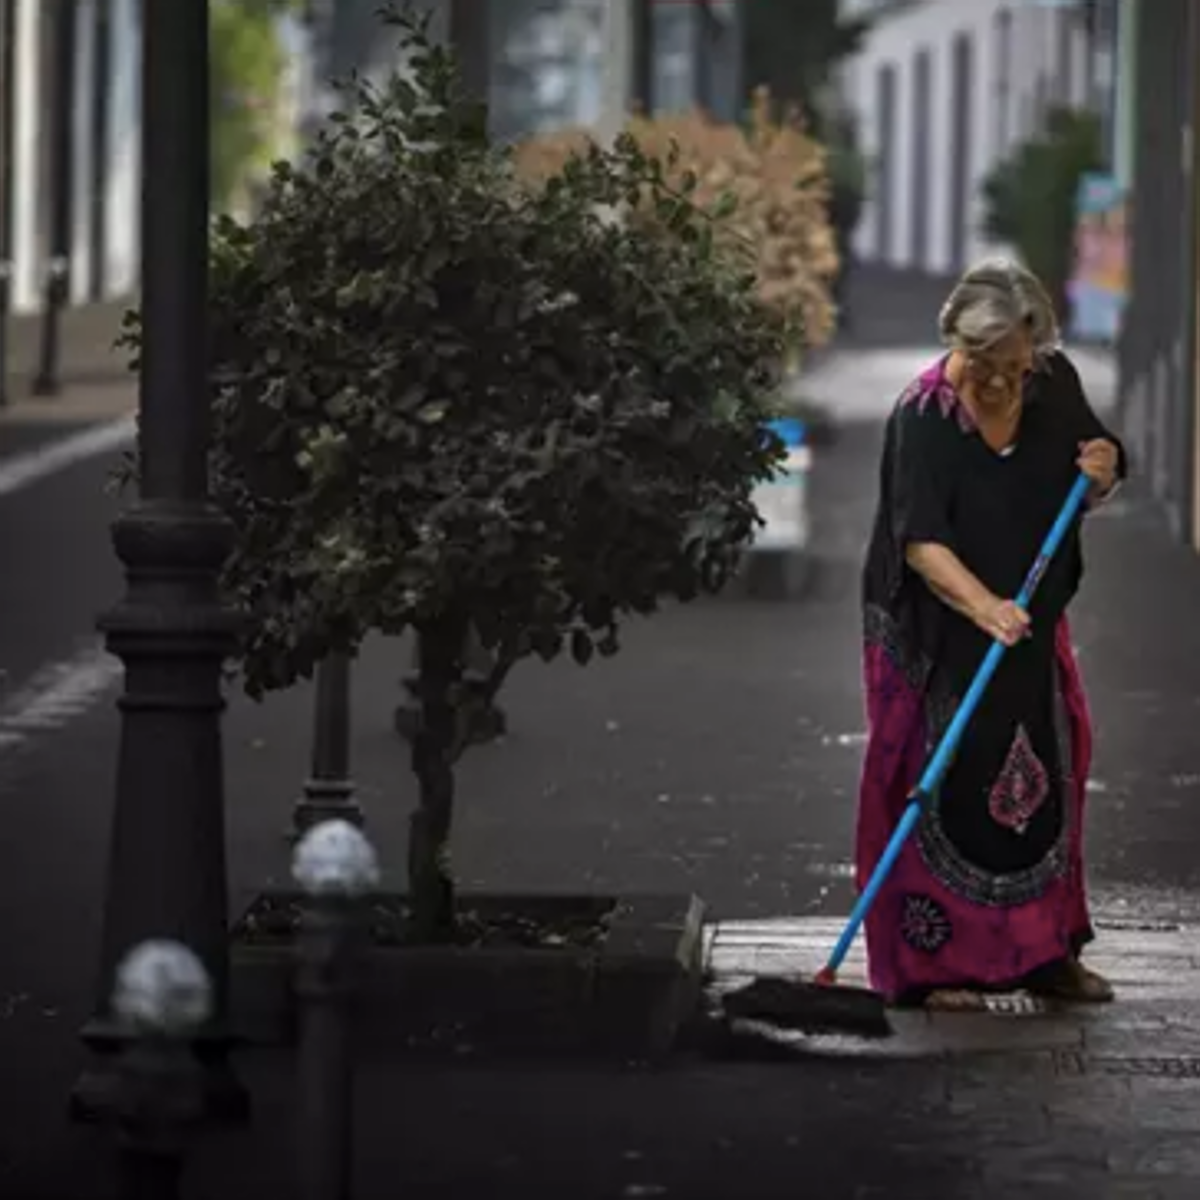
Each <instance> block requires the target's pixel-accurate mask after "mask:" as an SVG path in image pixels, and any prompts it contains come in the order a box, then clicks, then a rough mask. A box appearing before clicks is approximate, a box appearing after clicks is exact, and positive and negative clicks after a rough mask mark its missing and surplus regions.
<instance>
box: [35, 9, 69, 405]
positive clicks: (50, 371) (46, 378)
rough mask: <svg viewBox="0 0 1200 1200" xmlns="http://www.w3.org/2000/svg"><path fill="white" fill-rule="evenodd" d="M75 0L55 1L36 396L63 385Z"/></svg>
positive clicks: (53, 394)
mask: <svg viewBox="0 0 1200 1200" xmlns="http://www.w3.org/2000/svg"><path fill="white" fill-rule="evenodd" d="M78 23H79V6H78V0H58V4H57V6H56V8H55V10H54V82H55V86H54V104H53V108H52V110H51V128H50V175H51V184H50V206H51V208H50V262H49V264H48V266H47V269H46V280H45V301H44V307H43V312H42V346H41V359H40V362H39V365H38V372H37V375H36V376H35V377H34V380H33V392H34V395H36V396H55V395H57V394H58V392H59V391H60V389H61V387H62V381H61V379H60V371H61V359H62V330H61V324H62V310H63V308H64V307H65V306H66V304H67V301H68V300H69V299H70V295H71V226H72V209H73V207H74V203H73V202H74V199H75V161H74V160H75V154H74V149H75V147H74V136H73V135H74V132H75V93H76V89H75V60H76V47H77V44H78V40H79V39H78V34H79V29H78Z"/></svg>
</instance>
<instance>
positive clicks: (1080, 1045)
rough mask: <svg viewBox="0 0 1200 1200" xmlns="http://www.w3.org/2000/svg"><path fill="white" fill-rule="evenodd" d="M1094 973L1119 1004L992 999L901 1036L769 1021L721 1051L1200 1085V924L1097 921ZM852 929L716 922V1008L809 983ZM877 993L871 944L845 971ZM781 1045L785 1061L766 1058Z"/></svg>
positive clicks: (900, 1029)
mask: <svg viewBox="0 0 1200 1200" xmlns="http://www.w3.org/2000/svg"><path fill="white" fill-rule="evenodd" d="M1095 926H1096V933H1097V939H1096V942H1095V943H1094V947H1093V948H1090V949H1089V952H1088V956H1087V961H1088V963H1089V965H1090V966H1091V967H1092V968H1093V969H1095V970H1097V971H1099V972H1100V973H1101V974H1102V975H1105V976H1106V977H1107V978H1108V979H1109V980H1111V981H1112V983H1113V986H1114V988H1115V989H1116V992H1117V1000H1116V1002H1115V1003H1113V1004H1110V1005H1100V1006H1091V1007H1088V1006H1067V1005H1062V1004H1059V1003H1056V1002H1054V1001H1049V1000H1045V999H1042V998H1040V997H1036V996H1033V995H1030V994H1029V993H1027V992H1020V991H1019V992H1012V993H998V994H996V995H991V996H988V997H986V1005H987V1011H986V1012H972V1013H929V1012H925V1011H922V1010H891V1011H890V1012H889V1013H888V1017H889V1021H890V1024H891V1026H892V1030H893V1036H891V1037H889V1038H877V1039H872V1038H863V1037H858V1036H854V1035H853V1034H849V1035H847V1034H832V1033H826V1032H798V1031H796V1030H789V1029H783V1028H780V1027H778V1026H776V1025H773V1024H768V1023H766V1022H759V1021H754V1022H741V1021H738V1022H734V1023H733V1025H734V1028H733V1029H731V1030H730V1031H729V1033H728V1034H727V1036H726V1038H725V1041H724V1043H723V1044H722V1049H723V1051H724V1052H725V1054H726V1055H728V1056H736V1054H737V1047H738V1045H739V1044H741V1045H742V1046H743V1047H744V1048H745V1050H746V1053H747V1056H748V1057H755V1058H761V1057H775V1058H782V1059H785V1060H786V1059H788V1058H797V1057H799V1058H812V1057H822V1058H847V1059H853V1060H857V1061H862V1060H863V1059H872V1060H880V1059H883V1060H889V1059H890V1060H911V1059H925V1058H944V1057H950V1056H952V1057H959V1056H973V1055H990V1054H1014V1053H1016V1054H1021V1055H1030V1056H1033V1057H1034V1058H1036V1059H1038V1060H1040V1066H1042V1067H1043V1068H1048V1069H1049V1071H1050V1073H1052V1074H1053V1075H1056V1076H1060V1077H1079V1076H1083V1075H1091V1074H1106V1075H1123V1076H1127V1077H1153V1078H1161V1079H1200V1016H1198V1017H1196V1018H1193V1017H1192V1016H1191V1013H1192V1011H1193V1006H1194V1005H1195V1003H1196V997H1197V996H1200V928H1198V927H1193V926H1187V925H1184V924H1180V923H1175V922H1171V921H1166V920H1144V921H1139V920H1136V919H1134V920H1131V919H1128V918H1124V917H1112V918H1108V919H1106V918H1103V917H1100V918H1097V920H1096V921H1095ZM840 932H841V923H840V921H839V920H837V919H835V918H828V917H802V918H778V919H771V920H760V921H729V922H719V923H717V924H715V925H714V926H713V927H712V928H711V929H710V931H709V933H708V943H707V947H706V951H707V965H708V977H709V979H710V981H711V982H710V988H711V991H710V995H711V998H712V1001H713V1003H714V1006H719V1004H720V998H721V996H722V995H723V994H727V993H728V992H730V991H733V990H735V989H737V988H739V987H742V986H743V985H745V984H746V983H748V982H749V981H750V980H752V979H755V978H760V977H763V976H767V977H776V978H785V979H787V978H790V979H796V980H800V981H810V980H812V978H813V977H814V976H815V974H816V973H817V971H818V970H819V969H820V968H821V967H822V966H823V965H824V962H825V958H826V956H827V955H828V953H829V950H830V948H831V947H832V946H833V944H834V942H835V941H836V939H837V937H838V935H839V933H840ZM839 979H840V982H842V983H844V984H846V985H848V986H850V987H858V988H865V987H866V986H867V977H866V959H865V954H864V951H863V947H862V941H861V939H859V941H858V942H857V943H856V944H855V947H854V948H853V949H852V951H851V953H850V955H849V956H848V958H847V961H846V963H845V965H844V966H843V968H842V970H841V972H840V973H839ZM764 1044H770V1046H771V1047H772V1048H773V1049H774V1051H775V1053H774V1054H773V1055H772V1054H770V1053H765V1052H764V1048H763V1047H764Z"/></svg>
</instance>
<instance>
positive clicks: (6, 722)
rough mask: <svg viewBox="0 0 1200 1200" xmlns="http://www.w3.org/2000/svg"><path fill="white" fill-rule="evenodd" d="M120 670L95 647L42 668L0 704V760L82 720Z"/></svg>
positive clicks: (119, 666)
mask: <svg viewBox="0 0 1200 1200" xmlns="http://www.w3.org/2000/svg"><path fill="white" fill-rule="evenodd" d="M122 670H123V668H122V666H121V663H120V660H118V659H116V658H114V657H113V656H112V655H111V654H109V653H108V652H107V651H106V650H105V649H104V648H103V647H102V646H98V645H90V646H88V647H87V648H86V649H84V650H82V651H80V653H79V654H77V655H76V656H75V657H74V658H71V659H68V660H66V661H65V662H59V663H53V664H51V665H50V666H47V667H44V668H42V670H40V671H38V672H37V674H36V675H34V677H33V678H32V679H31V680H30V681H29V683H28V684H26V685H25V686H24V687H23V688H21V689H20V690H19V691H18V692H16V693H14V694H13V695H12V696H10V697H9V698H8V699H7V700H6V701H4V702H3V703H0V757H3V756H4V755H5V754H9V753H12V752H13V751H15V750H19V749H21V748H22V747H24V746H25V745H27V744H28V743H29V741H30V739H31V738H32V737H34V736H36V735H37V734H41V733H50V732H53V731H55V730H58V729H62V728H63V727H64V726H65V725H67V724H69V723H70V722H71V721H72V720H73V719H74V718H76V717H78V716H82V715H83V713H85V712H87V711H88V710H89V709H91V708H93V707H94V706H95V705H96V704H97V703H98V702H99V701H100V700H101V699H102V698H103V697H104V696H105V695H106V694H107V693H108V691H109V690H110V689H111V688H112V686H113V685H114V684H115V683H116V681H117V680H118V679H119V678H120V677H121V672H122Z"/></svg>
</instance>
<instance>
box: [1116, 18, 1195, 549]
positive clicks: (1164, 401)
mask: <svg viewBox="0 0 1200 1200" xmlns="http://www.w3.org/2000/svg"><path fill="white" fill-rule="evenodd" d="M1120 14H1121V31H1120V54H1119V63H1120V65H1119V68H1118V74H1119V78H1120V82H1121V92H1122V95H1123V96H1124V97H1125V104H1124V108H1123V112H1122V117H1121V121H1122V124H1123V130H1122V135H1121V137H1120V138H1119V145H1120V148H1121V150H1122V157H1121V160H1120V164H1119V170H1120V173H1121V175H1122V178H1123V179H1124V181H1125V182H1126V184H1127V186H1128V189H1129V198H1128V214H1129V215H1128V220H1127V229H1128V239H1129V249H1130V253H1129V295H1130V299H1129V304H1128V307H1127V310H1126V313H1125V317H1124V323H1123V327H1122V332H1121V338H1120V344H1119V355H1118V357H1119V361H1120V383H1121V386H1120V411H1121V423H1122V428H1123V431H1124V434H1125V437H1126V439H1127V441H1128V444H1129V449H1130V451H1131V454H1132V457H1133V462H1134V466H1135V468H1136V470H1137V472H1138V474H1139V476H1141V478H1142V479H1143V480H1144V482H1145V484H1146V485H1147V486H1148V488H1149V490H1150V491H1151V492H1152V494H1153V495H1154V496H1155V497H1156V498H1157V499H1158V500H1159V501H1160V502H1161V503H1162V505H1163V507H1164V509H1165V510H1166V512H1167V514H1168V516H1169V518H1170V520H1171V523H1172V526H1173V527H1174V529H1175V531H1176V533H1177V535H1178V536H1179V537H1180V538H1181V539H1183V540H1186V541H1188V542H1190V543H1191V544H1192V545H1193V546H1194V547H1195V548H1196V549H1198V550H1200V368H1198V364H1197V355H1198V353H1200V345H1198V341H1197V336H1196V322H1197V318H1198V316H1200V306H1198V304H1197V292H1198V290H1200V259H1198V255H1200V233H1198V222H1200V193H1198V191H1197V184H1196V181H1197V175H1198V173H1200V146H1198V145H1197V137H1196V130H1197V124H1198V121H1200V89H1198V87H1197V80H1196V71H1197V66H1196V64H1197V61H1198V56H1200V11H1198V7H1197V5H1196V4H1195V3H1194V2H1193V0H1120Z"/></svg>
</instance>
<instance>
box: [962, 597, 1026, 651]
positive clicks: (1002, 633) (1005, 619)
mask: <svg viewBox="0 0 1200 1200" xmlns="http://www.w3.org/2000/svg"><path fill="white" fill-rule="evenodd" d="M972 619H973V620H974V622H975V624H976V625H978V626H979V628H980V629H982V630H983V632H984V633H986V634H987V635H988V637H990V638H993V639H995V640H996V641H998V642H1003V643H1004V645H1006V646H1015V645H1016V644H1017V643H1018V642H1019V641H1021V640H1023V639H1024V638H1027V637H1028V636H1029V631H1030V620H1029V614H1028V613H1027V612H1026V611H1025V610H1024V609H1023V608H1018V607H1017V605H1016V604H1014V603H1013V602H1012V601H1011V600H1001V599H1000V598H999V597H997V596H989V597H987V599H986V600H984V601H983V603H981V604H980V605H979V608H978V610H977V611H976V612H974V613H972Z"/></svg>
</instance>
